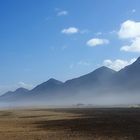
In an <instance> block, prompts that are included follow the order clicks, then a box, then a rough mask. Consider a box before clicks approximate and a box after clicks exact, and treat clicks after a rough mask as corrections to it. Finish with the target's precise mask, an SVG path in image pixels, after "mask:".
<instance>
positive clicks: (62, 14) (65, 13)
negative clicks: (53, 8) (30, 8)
mask: <svg viewBox="0 0 140 140" xmlns="http://www.w3.org/2000/svg"><path fill="white" fill-rule="evenodd" d="M66 15H68V11H65V10H64V11H59V12H58V13H57V16H66Z"/></svg>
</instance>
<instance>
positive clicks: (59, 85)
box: [0, 57, 140, 104]
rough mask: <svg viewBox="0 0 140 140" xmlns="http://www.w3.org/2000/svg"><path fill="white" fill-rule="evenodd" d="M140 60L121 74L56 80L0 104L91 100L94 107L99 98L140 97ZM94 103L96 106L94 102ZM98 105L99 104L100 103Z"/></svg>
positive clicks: (101, 70)
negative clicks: (64, 80) (62, 80)
mask: <svg viewBox="0 0 140 140" xmlns="http://www.w3.org/2000/svg"><path fill="white" fill-rule="evenodd" d="M139 92H140V57H139V58H138V59H137V60H136V61H135V62H134V63H133V64H131V65H129V66H126V67H125V68H123V69H121V70H120V71H114V70H112V69H110V68H108V67H105V66H103V67H100V68H98V69H96V70H94V71H93V72H91V73H88V74H86V75H83V76H80V77H78V78H74V79H71V80H68V81H66V82H61V81H58V80H56V79H53V78H51V79H49V80H48V81H46V82H44V83H42V84H40V85H38V86H36V87H35V88H33V89H32V90H27V89H25V88H19V89H17V90H15V91H9V92H7V93H5V94H3V95H1V96H0V102H8V103H12V104H14V103H23V102H26V103H30V104H33V103H40V104H45V103H46V104H47V103H48V104H57V103H60V102H61V103H62V102H63V103H70V102H73V103H76V102H77V103H78V102H84V101H87V100H90V103H94V102H95V99H99V97H100V98H101V97H107V95H109V96H108V97H109V98H110V97H111V96H115V97H116V96H119V97H120V98H121V97H123V98H125V97H126V99H127V96H128V97H129V96H130V97H131V95H133V96H132V97H134V96H135V95H136V97H139V96H140V93H139ZM92 101H93V102H92ZM96 102H97V100H96Z"/></svg>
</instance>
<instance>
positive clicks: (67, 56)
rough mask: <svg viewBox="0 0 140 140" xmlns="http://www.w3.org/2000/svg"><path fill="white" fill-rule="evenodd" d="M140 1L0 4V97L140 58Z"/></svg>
mask: <svg viewBox="0 0 140 140" xmlns="http://www.w3.org/2000/svg"><path fill="white" fill-rule="evenodd" d="M139 44H140V1H139V0H107V1H105V0H12V1H11V0H0V64H1V67H0V93H2V92H5V91H7V90H10V89H12V90H13V89H15V88H17V87H20V86H23V87H26V88H32V87H34V86H35V85H37V84H39V83H41V82H44V81H46V80H48V79H49V78H51V77H53V78H56V79H58V80H62V81H65V80H67V79H71V78H74V77H77V76H80V75H82V74H86V73H88V72H91V71H93V70H94V69H96V68H98V67H100V66H102V65H106V66H108V67H110V68H113V69H115V70H119V69H121V68H123V67H124V66H126V65H128V64H131V63H132V62H133V61H135V59H136V58H137V57H138V56H140V45H139Z"/></svg>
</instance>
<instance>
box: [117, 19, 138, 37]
mask: <svg viewBox="0 0 140 140" xmlns="http://www.w3.org/2000/svg"><path fill="white" fill-rule="evenodd" d="M118 35H119V37H120V38H122V39H129V38H136V37H138V36H140V22H135V21H132V20H127V21H125V22H123V23H122V24H121V28H120V30H119V32H118Z"/></svg>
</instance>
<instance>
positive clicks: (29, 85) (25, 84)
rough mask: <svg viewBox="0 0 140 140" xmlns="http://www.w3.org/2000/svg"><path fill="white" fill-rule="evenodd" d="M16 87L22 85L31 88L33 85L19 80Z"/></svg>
mask: <svg viewBox="0 0 140 140" xmlns="http://www.w3.org/2000/svg"><path fill="white" fill-rule="evenodd" d="M18 87H23V88H27V89H31V88H33V85H31V84H27V83H25V82H22V81H21V82H19V83H18Z"/></svg>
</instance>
